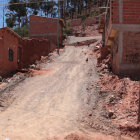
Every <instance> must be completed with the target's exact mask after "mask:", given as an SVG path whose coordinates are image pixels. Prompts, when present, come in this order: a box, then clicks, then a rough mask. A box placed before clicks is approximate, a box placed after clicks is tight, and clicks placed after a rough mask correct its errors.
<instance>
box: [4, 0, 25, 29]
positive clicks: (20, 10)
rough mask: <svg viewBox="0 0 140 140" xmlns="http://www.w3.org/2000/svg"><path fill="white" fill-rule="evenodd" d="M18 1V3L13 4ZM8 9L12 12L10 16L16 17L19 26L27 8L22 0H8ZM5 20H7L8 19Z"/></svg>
mask: <svg viewBox="0 0 140 140" xmlns="http://www.w3.org/2000/svg"><path fill="white" fill-rule="evenodd" d="M14 3H19V4H14ZM8 9H9V10H10V11H11V12H12V15H13V16H11V18H13V17H16V21H15V22H18V25H19V27H20V26H21V18H22V17H25V16H26V15H27V9H26V6H25V4H24V0H10V1H9V6H8ZM9 20H10V19H9ZM9 20H7V21H9Z"/></svg>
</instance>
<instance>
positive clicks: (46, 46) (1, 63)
mask: <svg viewBox="0 0 140 140" xmlns="http://www.w3.org/2000/svg"><path fill="white" fill-rule="evenodd" d="M9 49H12V50H13V52H14V57H13V61H10V60H9ZM55 49H56V45H55V44H54V43H52V42H51V41H50V40H47V39H42V40H39V39H22V38H21V37H20V36H18V35H17V34H16V33H14V32H13V31H12V30H10V29H9V28H7V27H6V28H2V29H0V76H7V75H8V74H10V73H11V72H14V71H16V70H17V69H19V68H23V67H26V66H28V65H30V64H32V63H34V62H35V61H36V60H39V59H40V57H41V56H45V55H48V54H49V53H50V52H52V51H54V50H55Z"/></svg>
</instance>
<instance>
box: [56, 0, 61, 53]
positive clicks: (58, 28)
mask: <svg viewBox="0 0 140 140" xmlns="http://www.w3.org/2000/svg"><path fill="white" fill-rule="evenodd" d="M59 15H60V1H58V19H57V53H58V55H59V47H60V46H59V41H60V40H59V33H60V32H59V26H60V25H59V21H60V19H59Z"/></svg>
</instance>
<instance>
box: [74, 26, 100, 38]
mask: <svg viewBox="0 0 140 140" xmlns="http://www.w3.org/2000/svg"><path fill="white" fill-rule="evenodd" d="M72 29H73V31H74V32H73V34H74V35H75V36H77V37H82V36H86V37H89V36H98V35H100V34H99V31H98V25H96V24H94V25H92V26H86V25H85V26H84V28H83V27H82V26H75V27H73V28H72Z"/></svg>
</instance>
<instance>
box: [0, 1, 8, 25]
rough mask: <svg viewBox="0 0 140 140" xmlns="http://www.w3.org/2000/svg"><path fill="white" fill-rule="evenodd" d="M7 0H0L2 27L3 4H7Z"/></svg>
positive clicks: (1, 21) (1, 22) (0, 22)
mask: <svg viewBox="0 0 140 140" xmlns="http://www.w3.org/2000/svg"><path fill="white" fill-rule="evenodd" d="M7 3H8V0H0V28H2V27H3V6H2V5H3V4H7Z"/></svg>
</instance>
